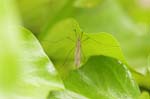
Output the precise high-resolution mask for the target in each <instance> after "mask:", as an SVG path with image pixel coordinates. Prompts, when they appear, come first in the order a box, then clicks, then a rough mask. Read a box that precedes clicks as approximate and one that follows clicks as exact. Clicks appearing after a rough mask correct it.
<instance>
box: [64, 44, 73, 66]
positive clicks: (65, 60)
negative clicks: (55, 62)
mask: <svg viewBox="0 0 150 99" xmlns="http://www.w3.org/2000/svg"><path fill="white" fill-rule="evenodd" d="M73 49H74V47H72V48H71V49H70V51H69V52H68V54H67V55H66V58H65V59H64V63H63V64H62V66H64V65H65V64H66V62H67V60H68V57H69V55H70V54H71V52H72V51H73Z"/></svg>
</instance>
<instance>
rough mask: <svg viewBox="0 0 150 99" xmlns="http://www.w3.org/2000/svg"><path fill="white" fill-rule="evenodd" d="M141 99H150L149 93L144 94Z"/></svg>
mask: <svg viewBox="0 0 150 99" xmlns="http://www.w3.org/2000/svg"><path fill="white" fill-rule="evenodd" d="M139 99H150V96H149V93H148V92H142V94H141V95H140V98H139Z"/></svg>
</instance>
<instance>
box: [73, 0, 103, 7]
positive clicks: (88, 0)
mask: <svg viewBox="0 0 150 99" xmlns="http://www.w3.org/2000/svg"><path fill="white" fill-rule="evenodd" d="M101 1H102V0H76V1H75V4H74V5H75V7H81V8H91V7H95V6H97V5H98V4H100V2H101Z"/></svg>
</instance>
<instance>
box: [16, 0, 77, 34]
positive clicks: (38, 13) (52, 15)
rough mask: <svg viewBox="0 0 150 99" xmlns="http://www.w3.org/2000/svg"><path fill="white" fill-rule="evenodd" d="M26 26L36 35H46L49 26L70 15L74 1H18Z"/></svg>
mask: <svg viewBox="0 0 150 99" xmlns="http://www.w3.org/2000/svg"><path fill="white" fill-rule="evenodd" d="M17 2H18V5H19V8H20V12H21V15H22V18H23V22H24V25H25V26H26V27H28V28H29V29H30V30H32V31H33V32H34V33H38V34H39V33H40V32H42V34H40V36H42V35H44V34H43V31H44V30H45V28H46V29H47V26H49V27H51V26H52V25H53V24H55V23H56V22H57V20H60V19H61V18H63V17H65V16H66V15H67V14H69V11H70V10H71V6H72V3H73V2H74V0H60V1H59V2H58V1H57V0H32V1H31V0H17Z"/></svg>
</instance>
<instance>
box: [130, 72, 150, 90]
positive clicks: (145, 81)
mask: <svg viewBox="0 0 150 99" xmlns="http://www.w3.org/2000/svg"><path fill="white" fill-rule="evenodd" d="M132 74H133V76H134V77H135V79H136V81H137V83H138V84H139V85H140V87H142V88H144V89H147V90H150V72H149V71H147V72H146V73H145V74H141V73H138V72H133V73H132Z"/></svg>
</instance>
